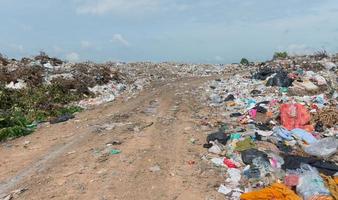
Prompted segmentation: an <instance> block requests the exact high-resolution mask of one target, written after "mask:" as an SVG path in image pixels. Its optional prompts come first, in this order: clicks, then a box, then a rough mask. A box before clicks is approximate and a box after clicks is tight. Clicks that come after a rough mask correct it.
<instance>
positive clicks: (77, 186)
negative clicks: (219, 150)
mask: <svg viewBox="0 0 338 200" xmlns="http://www.w3.org/2000/svg"><path fill="white" fill-rule="evenodd" d="M208 79H210V78H191V79H183V80H179V81H172V82H162V83H155V84H154V85H153V87H151V88H150V89H147V90H144V91H143V92H141V93H140V94H139V95H138V96H136V97H134V98H132V99H127V98H126V97H120V98H119V99H118V100H117V101H115V102H112V103H109V104H106V105H102V106H100V107H97V108H95V109H92V110H87V111H85V112H82V113H80V114H78V115H77V117H76V118H75V119H73V120H70V121H68V122H65V123H60V124H56V125H48V124H45V125H42V127H40V128H39V129H38V130H37V131H36V132H35V133H33V134H31V135H29V136H26V137H22V138H19V139H16V140H13V141H9V142H6V143H2V144H1V146H0V155H1V157H0V194H1V195H0V197H1V196H3V195H6V194H8V193H10V192H11V191H13V190H16V189H20V188H26V189H27V191H25V192H23V193H21V194H19V195H16V196H15V197H14V199H34V200H35V199H44V200H45V199H90V200H110V199H119V200H125V199H126V200H129V199H130V200H132V199H138V200H142V199H144V200H151V199H154V200H159V199H177V200H190V199H191V200H199V199H201V200H217V199H224V197H223V196H222V195H221V194H219V193H217V187H218V185H219V184H220V183H222V180H224V178H223V177H222V173H221V172H220V171H218V170H215V169H213V168H212V166H211V165H210V164H209V163H207V161H205V160H203V159H202V157H203V155H204V154H205V153H206V151H205V149H203V147H202V144H203V143H204V141H205V137H206V134H207V133H208V131H206V130H202V129H201V128H200V127H199V125H198V124H199V123H200V119H199V117H197V116H203V114H205V113H206V112H208V111H207V110H206V109H207V108H206V107H205V106H203V105H201V102H200V101H199V100H198V98H197V96H196V95H197V94H196V93H194V89H197V88H198V87H200V86H201V84H203V83H204V82H205V81H207V80H208ZM192 138H193V139H194V140H195V142H192V141H191V140H192ZM112 141H121V142H122V144H120V145H113V146H107V144H108V143H112ZM110 148H115V149H119V150H121V151H122V152H121V153H120V154H116V155H112V154H110V153H109V150H111V149H110ZM154 166H156V167H154ZM158 167H159V170H158V169H157V170H156V168H158ZM150 168H152V169H153V168H154V169H155V170H150Z"/></svg>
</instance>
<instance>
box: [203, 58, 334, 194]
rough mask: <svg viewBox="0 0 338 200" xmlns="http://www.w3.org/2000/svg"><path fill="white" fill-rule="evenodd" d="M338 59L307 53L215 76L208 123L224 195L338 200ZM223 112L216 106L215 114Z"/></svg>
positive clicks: (210, 156) (209, 146) (210, 149)
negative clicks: (219, 77) (222, 179)
mask: <svg viewBox="0 0 338 200" xmlns="http://www.w3.org/2000/svg"><path fill="white" fill-rule="evenodd" d="M337 83H338V79H337V59H336V57H325V58H323V59H322V58H321V59H320V60H318V59H317V60H316V57H313V56H312V57H311V56H303V57H294V58H288V59H280V60H278V59H276V60H272V61H269V62H266V63H260V64H256V65H255V66H253V67H252V68H251V72H247V73H243V74H237V75H236V76H234V77H233V76H232V77H229V78H224V79H216V80H213V81H210V82H209V83H208V84H207V85H206V86H205V87H204V89H203V90H204V91H206V94H205V96H204V97H202V101H204V102H206V105H207V106H210V107H211V108H212V109H213V110H215V112H214V113H212V114H210V116H208V117H206V119H204V120H203V121H202V122H201V124H202V125H204V126H209V127H212V128H217V129H218V130H217V131H215V132H212V133H210V132H209V133H208V136H207V138H206V143H205V144H204V148H206V149H207V150H208V154H207V157H208V160H209V161H210V162H211V163H212V165H214V166H216V167H219V168H225V169H226V172H225V174H224V176H225V177H226V178H225V180H224V183H223V184H221V185H220V186H219V189H218V192H220V193H222V194H224V195H225V199H243V200H257V199H260V200H264V199H266V200H268V199H269V200H271V199H290V200H291V199H293V200H296V199H305V200H310V199H311V200H312V199H338V153H337V150H338V124H337V122H338V105H337V101H338V93H337ZM216 111H217V113H216Z"/></svg>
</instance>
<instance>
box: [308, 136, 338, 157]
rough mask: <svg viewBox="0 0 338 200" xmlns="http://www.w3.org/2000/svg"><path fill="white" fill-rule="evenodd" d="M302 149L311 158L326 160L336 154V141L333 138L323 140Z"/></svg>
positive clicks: (337, 142)
mask: <svg viewBox="0 0 338 200" xmlns="http://www.w3.org/2000/svg"><path fill="white" fill-rule="evenodd" d="M303 149H304V151H305V152H306V153H308V154H310V155H312V156H317V157H321V158H328V157H330V156H332V155H333V154H335V153H336V152H337V150H338V139H336V138H334V137H327V138H323V139H321V140H317V141H315V142H313V143H312V144H311V145H308V146H305V147H304V148H303Z"/></svg>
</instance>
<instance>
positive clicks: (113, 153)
mask: <svg viewBox="0 0 338 200" xmlns="http://www.w3.org/2000/svg"><path fill="white" fill-rule="evenodd" d="M121 152H122V151H121V150H119V149H112V150H110V154H111V155H116V154H120V153H121Z"/></svg>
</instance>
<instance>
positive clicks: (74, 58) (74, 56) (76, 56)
mask: <svg viewBox="0 0 338 200" xmlns="http://www.w3.org/2000/svg"><path fill="white" fill-rule="evenodd" d="M66 59H67V60H68V61H70V62H76V61H79V60H80V55H79V54H78V53H76V52H71V53H69V54H67V55H66Z"/></svg>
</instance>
